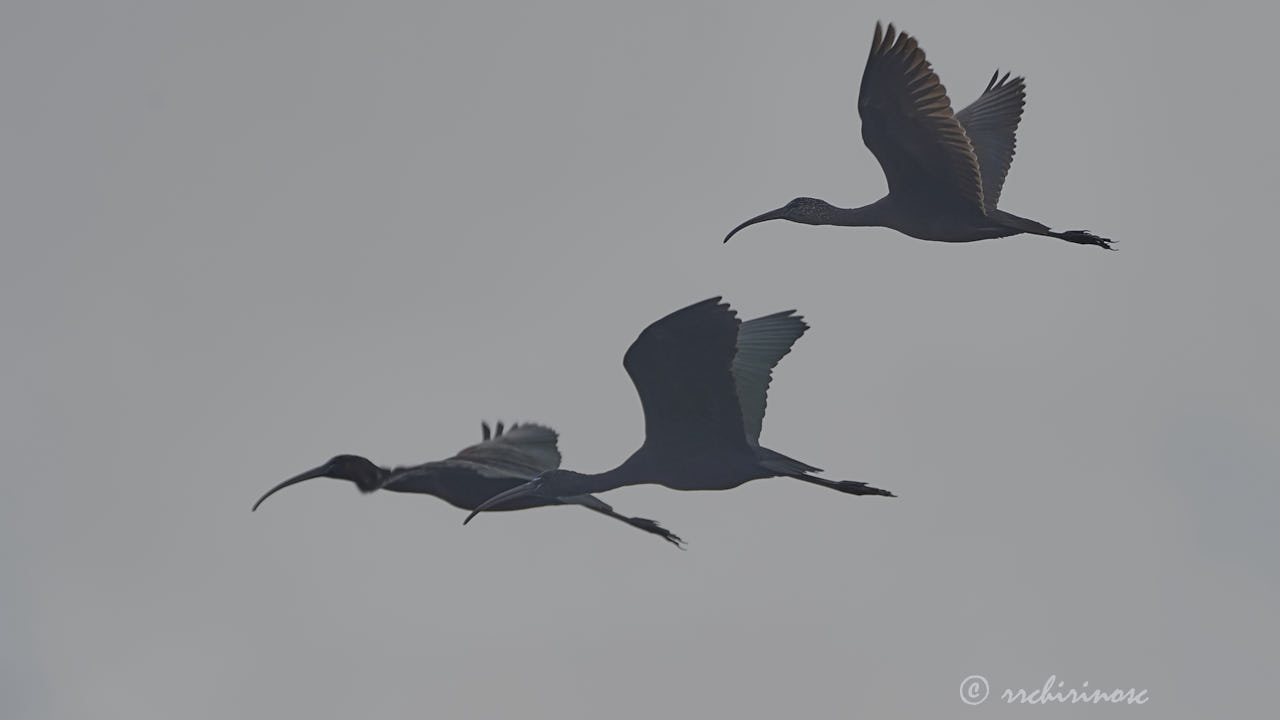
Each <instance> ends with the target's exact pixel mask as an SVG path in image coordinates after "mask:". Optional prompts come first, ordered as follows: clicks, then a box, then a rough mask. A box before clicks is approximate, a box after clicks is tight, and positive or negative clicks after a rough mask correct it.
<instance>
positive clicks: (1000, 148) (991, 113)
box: [956, 70, 1027, 213]
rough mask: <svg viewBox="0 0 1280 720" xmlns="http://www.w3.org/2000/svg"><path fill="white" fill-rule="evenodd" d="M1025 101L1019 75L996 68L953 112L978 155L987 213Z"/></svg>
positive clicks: (1013, 143) (999, 186) (1014, 140)
mask: <svg viewBox="0 0 1280 720" xmlns="http://www.w3.org/2000/svg"><path fill="white" fill-rule="evenodd" d="M1026 104H1027V85H1026V82H1025V81H1024V80H1023V79H1022V78H1020V77H1016V78H1014V79H1012V80H1010V79H1009V73H1005V74H1004V77H1000V71H999V70H997V71H996V72H995V74H994V75H992V76H991V81H990V82H988V83H987V89H986V90H983V91H982V95H980V96H979V97H978V99H977V100H974V101H973V102H972V103H970V104H969V106H968V107H966V108H965V109H963V110H961V111H960V112H958V113H956V120H958V121H959V122H960V124H961V125H962V126H963V127H964V131H965V134H966V135H968V137H969V142H970V143H971V144H972V145H973V152H974V154H975V155H976V156H977V157H978V168H979V170H980V172H981V174H982V202H983V205H984V206H985V207H984V209H985V210H986V211H987V212H988V213H990V212H991V211H992V210H995V209H996V203H997V202H999V201H1000V190H1001V189H1003V188H1004V179H1005V177H1006V176H1007V175H1008V174H1009V166H1010V165H1012V164H1013V153H1014V149H1015V148H1016V146H1017V143H1018V138H1017V134H1018V122H1019V121H1020V120H1022V108H1023V106H1025V105H1026Z"/></svg>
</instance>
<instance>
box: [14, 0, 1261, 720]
mask: <svg viewBox="0 0 1280 720" xmlns="http://www.w3.org/2000/svg"><path fill="white" fill-rule="evenodd" d="M328 5H329V6H328V7H322V6H321V4H320V3H307V4H303V3H292V4H289V5H285V4H276V5H271V6H267V5H265V4H262V3H258V2H222V3H195V2H185V3H180V2H131V3H124V4H113V5H111V7H110V8H108V7H107V6H106V5H103V4H99V3H61V4H54V3H45V2H17V1H15V2H8V3H5V4H4V6H3V9H0V96H3V97H4V98H5V102H4V108H5V109H4V112H3V121H2V122H3V132H0V153H2V156H3V158H4V168H5V170H4V172H3V173H0V183H3V187H0V216H2V217H3V218H4V221H3V222H4V226H5V229H4V246H3V247H4V262H3V263H0V321H2V323H3V325H2V328H3V334H4V337H5V343H4V344H5V352H4V353H3V360H2V362H3V364H4V372H3V373H0V398H2V401H0V407H2V408H3V410H2V411H0V423H2V425H0V443H2V444H3V447H2V449H3V457H4V458H5V461H6V466H7V467H6V470H7V473H8V480H7V481H6V482H4V483H3V484H0V577H2V578H4V580H3V581H2V582H3V585H0V715H2V716H4V717H6V718H72V717H83V718H95V719H100V718H127V719H129V720H137V719H139V718H174V717H183V718H230V717H306V718H349V717H353V716H359V717H414V718H422V717H438V718H466V717H521V718H564V717H570V718H600V717H616V718H653V717H659V716H662V717H738V718H778V717H784V716H790V717H807V718H845V717H861V716H869V717H945V716H949V715H950V714H952V713H960V712H967V713H969V714H970V715H972V716H973V717H979V716H982V717H1032V716H1034V717H1037V718H1042V717H1047V718H1052V717H1072V718H1078V717H1086V716H1087V717H1096V716H1114V717H1161V718H1169V717H1188V718H1190V717H1203V716H1207V715H1210V714H1212V715H1217V716H1223V717H1234V716H1246V715H1247V716H1254V717H1262V716H1267V715H1270V714H1273V713H1274V711H1275V709H1276V708H1277V705H1280V701H1277V699H1276V695H1275V694H1274V692H1273V689H1272V685H1273V684H1274V679H1273V676H1274V673H1275V670H1276V668H1277V667H1278V666H1280V655H1278V652H1280V651H1277V648H1278V647H1280V623H1277V622H1276V621H1275V608H1276V607H1277V606H1278V605H1280V570H1278V569H1277V568H1278V565H1277V563H1276V562H1275V557H1274V553H1275V550H1274V549H1275V547H1276V546H1277V541H1278V540H1280V537H1278V532H1277V530H1276V526H1275V524H1274V522H1273V517H1274V516H1275V514H1276V504H1277V502H1276V501H1277V499H1278V497H1277V495H1278V494H1280V493H1278V492H1277V489H1276V485H1275V482H1274V480H1275V477H1276V474H1277V473H1276V470H1277V466H1280V462H1278V457H1277V455H1278V453H1280V451H1277V449H1276V444H1275V438H1276V437H1277V435H1278V434H1280V414H1278V413H1280V397H1277V395H1280V392H1278V388H1277V381H1276V379H1275V375H1274V372H1275V371H1274V368H1276V367H1280V334H1278V333H1277V327H1276V320H1275V310H1274V308H1275V305H1276V301H1277V290H1276V289H1275V287H1276V286H1275V283H1274V276H1275V268H1276V267H1277V261H1278V260H1280V252H1278V251H1277V246H1276V242H1275V238H1274V237H1273V236H1274V231H1273V230H1272V229H1271V226H1272V225H1273V223H1272V221H1271V216H1272V215H1273V209H1274V202H1275V200H1274V197H1275V195H1276V191H1277V189H1278V185H1280V183H1278V182H1277V174H1276V167H1278V166H1280V165H1278V162H1280V157H1277V155H1278V151H1277V148H1278V147H1280V146H1277V145H1276V144H1275V143H1274V142H1269V141H1265V140H1263V139H1264V138H1271V137H1272V136H1273V134H1274V133H1273V127H1272V126H1273V124H1274V118H1275V117H1276V114H1277V110H1278V109H1280V108H1277V101H1276V98H1275V94H1274V93H1273V92H1271V91H1270V89H1269V88H1270V85H1269V84H1268V83H1269V82H1270V79H1269V74H1268V70H1269V69H1270V68H1272V67H1273V66H1274V57H1273V54H1272V52H1271V51H1270V50H1269V49H1267V48H1268V47H1269V45H1270V43H1271V33H1270V30H1271V28H1272V27H1274V20H1275V18H1274V16H1271V17H1262V16H1260V15H1259V11H1257V10H1255V9H1253V7H1254V4H1253V3H1231V2H1224V3H1213V4H1211V5H1209V6H1205V7H1204V8H1198V7H1193V6H1188V7H1185V8H1180V9H1178V10H1177V12H1174V11H1173V10H1172V9H1171V6H1170V5H1169V4H1164V3H1160V4H1156V3H1125V4H1119V5H1113V4H1112V3H1093V4H1089V3H1055V4H1053V5H1047V4H1043V3H1023V2H1008V3H999V4H993V5H990V6H988V7H986V8H984V9H983V10H982V11H980V12H976V11H975V10H974V8H973V7H972V6H971V5H970V4H963V3H940V2H899V3H894V6H893V8H892V9H891V10H890V9H888V8H885V7H870V6H864V5H861V4H858V3H850V2H788V3H752V4H748V3H732V4H731V3H719V4H708V3H685V2H681V3H674V2H672V3H661V2H658V3H655V2H649V3H627V4H621V3H618V4H604V3H587V2H583V3H575V4H566V3H551V4H548V3H537V4H524V3H518V4H510V3H509V4H505V5H506V6H505V7H499V6H487V7H483V8H478V7H475V6H474V5H473V4H472V3H438V2H433V3H429V4H428V3H329V4H328ZM535 6H536V7H535ZM890 13H891V14H890ZM877 19H884V20H894V21H895V22H897V23H898V24H899V26H900V27H902V28H905V29H906V30H908V31H909V32H911V33H914V34H916V35H917V36H919V37H920V39H921V43H922V45H923V46H924V47H925V49H926V50H927V51H928V53H929V57H930V59H931V60H932V61H933V63H934V66H935V67H936V68H937V69H938V71H939V74H940V76H941V78H942V80H943V82H944V83H945V84H946V86H947V88H948V90H949V92H950V95H951V97H952V99H953V100H954V101H955V103H956V104H958V105H963V104H965V103H967V102H969V101H970V100H971V99H972V98H973V97H975V96H976V95H977V93H978V92H979V91H980V90H981V89H982V87H983V85H984V83H985V82H986V80H987V78H988V76H989V75H990V73H991V71H992V70H993V69H994V68H995V67H997V66H998V67H1000V68H1002V69H1010V70H1013V71H1014V72H1015V73H1021V74H1024V75H1026V77H1027V78H1028V85H1029V98H1028V103H1029V104H1028V106H1027V109H1026V114H1025V116H1024V118H1023V123H1022V127H1021V132H1020V135H1019V143H1018V156H1017V159H1016V161H1015V163H1014V166H1013V170H1012V172H1011V174H1010V177H1009V182H1008V185H1007V187H1006V189H1005V193H1004V196H1003V198H1002V203H1001V206H1002V207H1004V208H1005V209H1008V210H1010V211H1013V212H1017V213H1019V214H1022V215H1026V216H1029V217H1033V218H1036V219H1039V220H1042V221H1044V222H1046V223H1049V224H1051V225H1053V226H1054V227H1056V228H1059V229H1069V228H1088V229H1092V230H1094V231H1097V232H1099V233H1100V234H1103V235H1107V236H1109V237H1113V238H1116V239H1118V240H1119V241H1120V243H1119V246H1118V247H1119V248H1120V250H1121V251H1120V252H1118V253H1107V252H1103V251H1100V250H1098V249H1096V248H1090V247H1078V246H1074V245H1070V244H1067V243H1064V242H1060V241H1056V240H1052V239H1048V238H1031V237H1017V238H1010V239H1004V240H991V241H985V242H981V243H976V244H971V245H956V246H950V245H944V244H939V243H926V242H922V241H917V240H912V239H909V238H906V237H903V236H900V235H897V234H895V233H893V232H891V231H887V230H878V229H861V230H850V229H843V228H806V227H801V226H797V225H792V224H788V223H769V224H765V225H761V226H758V227H754V228H752V229H751V230H750V231H748V232H745V233H743V234H742V235H741V236H739V237H738V238H735V240H734V242H733V243H732V244H731V245H729V246H727V247H726V246H723V245H721V244H720V238H721V237H723V235H724V233H725V232H726V231H727V230H728V229H730V228H731V227H733V226H734V225H735V224H737V223H738V222H739V221H741V220H743V219H745V218H746V217H749V216H751V215H755V214H757V213H759V212H762V211H764V210H767V209H770V208H773V207H776V206H778V205H781V204H782V203H783V202H785V201H786V200H789V199H790V198H792V197H794V196H796V195H814V196H818V197H823V198H826V199H828V200H830V201H832V202H835V203H836V204H839V205H845V206H850V205H857V204H862V203H866V202H870V201H872V200H874V199H876V198H878V197H879V196H880V195H881V194H882V193H883V189H884V184H883V183H884V181H883V178H882V176H881V173H880V169H879V167H878V165H877V164H876V162H875V160H874V158H873V157H872V156H871V154H870V153H869V152H868V151H867V150H866V149H865V148H864V147H863V146H862V143H861V139H860V135H859V126H858V122H857V114H856V107H855V100H856V97H855V96H856V92H857V86H858V78H859V75H860V73H861V69H862V63H863V61H864V58H865V56H866V52H867V48H868V44H869V43H870V39H871V34H872V29H873V27H874V23H875V21H876V20H877ZM716 294H723V295H725V297H726V298H727V299H728V300H729V301H730V302H732V303H733V305H734V306H735V307H736V308H737V309H738V310H739V311H740V313H741V314H742V315H743V317H747V318H750V317H755V316H758V315H763V314H766V313H769V312H773V311H776V310H782V309H787V308H798V309H799V310H800V311H801V312H802V313H803V314H804V315H805V317H806V318H807V319H808V320H809V321H810V323H811V324H812V326H813V329H812V330H811V331H810V332H809V334H808V335H807V336H805V337H804V338H803V339H802V340H801V341H800V342H799V344H798V345H797V347H796V350H795V352H794V353H793V354H792V355H790V356H788V357H787V358H786V359H785V360H784V361H783V363H782V364H781V366H780V368H779V370H778V371H777V373H776V374H775V382H774V384H773V391H772V395H771V397H770V402H769V415H768V418H767V420H766V423H765V429H764V435H763V439H764V441H765V443H766V444H767V445H769V446H771V447H773V448H776V449H778V450H780V451H782V452H785V453H787V454H790V455H793V456H796V457H798V458H801V459H803V460H806V461H808V462H811V463H813V464H816V465H819V466H821V467H824V468H826V470H827V473H826V474H827V475H828V476H829V477H832V478H837V479H858V480H864V481H868V482H871V483H873V484H875V485H878V486H881V487H887V488H890V489H892V490H894V491H896V492H897V493H898V494H899V495H900V498H899V499H897V500H891V501H890V500H881V499H875V498H856V497H850V496H845V495H840V494H837V493H832V492H829V491H826V490H823V489H821V488H817V487H812V486H808V485H805V484H802V483H797V482H794V481H790V480H785V479H775V480H764V481H759V482H754V483H751V484H748V485H746V486H744V487H742V488H739V489H737V490H734V491H731V492H722V493H676V492H672V491H669V490H665V489H663V488H659V487H656V486H646V487H637V488H628V489H624V490H619V491H617V492H613V493H610V494H608V495H607V496H606V499H607V500H608V501H610V502H611V503H613V504H614V505H615V507H617V508H618V509H619V510H620V511H622V512H625V513H627V514H634V515H642V516H646V517H652V518H656V519H659V520H660V521H662V522H663V523H664V524H665V525H666V526H668V527H670V528H672V529H673V530H675V531H676V532H678V533H679V534H681V535H682V536H683V537H685V539H687V540H688V541H689V542H690V549H689V551H688V552H685V553H680V552H676V551H674V550H673V549H672V548H671V547H670V546H668V545H667V544H666V543H663V542H661V541H660V540H659V539H657V538H655V537H652V536H648V535H645V534H643V533H639V532H635V531H633V530H630V529H628V528H625V527H622V526H620V525H618V524H616V523H612V522H609V521H606V520H602V519H600V518H598V517H597V516H595V515H593V514H591V513H587V512H582V511H579V510H571V509H562V508H558V509H542V510H534V511H529V512H522V513H505V514H496V515H489V516H484V517H481V518H479V519H478V520H477V521H476V522H475V523H473V524H472V525H470V526H468V527H466V528H463V527H462V526H461V521H462V518H463V513H461V512H460V511H458V510H456V509H454V508H451V507H449V506H447V505H445V504H444V503H442V502H440V501H438V500H435V499H432V498H418V497H412V496H403V495H392V494H378V495H374V496H372V497H359V496H358V495H357V494H356V492H355V491H354V489H353V488H352V487H351V486H350V485H349V484H346V483H340V482H337V481H328V482H326V481H315V482H313V483H310V484H308V485H305V486H302V487H300V488H296V489H290V490H289V491H287V492H285V493H282V494H281V495H280V496H279V497H276V498H272V500H271V501H270V502H269V503H267V504H266V505H264V506H263V509H262V510H261V511H259V512H258V513H255V514H250V513H249V506H250V504H251V503H252V502H253V500H254V499H255V498H256V497H257V496H258V495H259V494H260V493H261V492H262V491H264V490H266V489H267V488H268V487H270V486H271V485H273V484H274V483H276V482H278V481H279V480H281V479H283V478H285V477H287V476H289V475H292V474H293V473H295V472H298V471H301V470H303V469H306V468H308V467H311V466H313V465H315V464H318V463H320V462H322V461H324V460H325V459H327V458H328V457H329V456H331V455H333V454H335V453H338V452H355V453H361V454H365V455H368V456H369V457H371V458H373V459H374V460H376V461H378V462H382V463H386V464H397V463H412V462H419V461H423V460H427V459H432V458H437V457H442V456H445V455H448V454H450V453H452V452H453V451H455V450H457V449H458V448H460V447H462V446H464V445H466V444H468V443H471V442H473V441H475V440H478V439H479V421H480V420H481V419H486V418H487V419H497V418H502V419H506V420H508V421H511V420H538V421H542V422H545V423H548V424H551V425H552V426H554V427H555V428H556V429H558V430H559V431H560V432H561V433H562V438H561V449H562V451H563V453H564V456H565V465H566V466H567V467H571V468H575V469H579V470H586V471H596V470H602V469H606V468H609V467H612V466H613V465H615V464H616V463H618V462H619V461H621V460H622V459H623V458H625V457H626V455H627V454H628V453H629V452H630V451H631V450H632V449H634V448H635V447H636V446H637V445H638V444H639V442H640V441H641V439H642V432H643V425H642V418H641V414H640V407H639V403H638V401H637V399H636V397H635V394H634V391H633V389H632V387H631V384H630V382H629V381H628V379H627V377H626V375H625V373H624V371H623V369H622V364H621V360H622V354H623V352H624V351H625V349H626V347H627V345H628V344H629V343H630V342H631V340H632V339H634V337H635V335H636V334H637V333H638V332H639V331H640V330H641V329H642V328H643V327H644V326H645V325H646V324H647V323H649V322H651V321H652V320H654V319H656V318H658V317H660V316H662V315H664V314H665V313H667V312H670V311H671V310H674V309H676V308H678V307H682V306H684V305H686V304H689V303H691V302H694V301H697V300H700V299H703V298H705V297H708V296H711V295H716ZM972 674H982V675H985V676H986V677H987V678H988V679H989V681H990V685H991V687H992V690H993V698H992V699H991V700H988V702H987V703H986V704H985V705H984V706H982V707H981V708H979V709H976V710H970V709H968V708H966V707H965V706H964V705H963V704H962V703H961V701H960V697H959V685H960V682H961V680H962V679H964V678H965V677H966V676H968V675H972ZM1050 674H1056V675H1057V676H1058V678H1059V679H1062V680H1065V681H1067V683H1068V685H1070V686H1076V687H1078V686H1079V685H1080V684H1081V683H1082V682H1083V681H1089V683H1090V687H1099V686H1105V687H1115V686H1120V687H1126V688H1127V687H1137V688H1146V689H1148V690H1149V695H1150V698H1151V700H1150V702H1149V703H1148V704H1147V705H1146V706H1143V707H1141V708H1138V707H1118V708H1087V707H1079V706H1076V707H1055V706H1050V707H1036V708H1028V707H1007V706H1004V705H1003V703H1001V702H998V701H997V700H996V698H995V697H994V695H995V694H996V693H998V692H999V691H1000V690H1001V689H1003V688H1028V689H1034V688H1036V687H1039V686H1041V685H1043V683H1044V681H1045V679H1046V678H1047V677H1048V676H1049V675H1050ZM1268 709H1269V710H1270V711H1271V712H1267V710H1268Z"/></svg>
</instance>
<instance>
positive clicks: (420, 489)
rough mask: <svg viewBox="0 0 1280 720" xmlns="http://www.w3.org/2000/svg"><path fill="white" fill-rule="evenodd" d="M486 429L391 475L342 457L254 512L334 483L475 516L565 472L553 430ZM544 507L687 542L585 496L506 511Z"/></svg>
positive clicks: (529, 501) (515, 505)
mask: <svg viewBox="0 0 1280 720" xmlns="http://www.w3.org/2000/svg"><path fill="white" fill-rule="evenodd" d="M481 427H482V429H483V438H484V439H483V441H482V442H480V443H477V444H475V445H472V446H470V447H467V448H464V449H463V450H461V451H460V452H459V453H458V454H457V455H454V456H453V457H451V458H448V459H445V460H439V461H435V462H428V463H423V464H422V465H415V466H413V467H401V468H395V469H388V468H384V467H379V466H377V465H374V464H373V463H372V462H370V461H369V460H368V459H366V458H363V457H360V456H359V455H338V456H337V457H335V458H333V459H331V460H330V461H329V462H327V463H325V464H323V465H321V466H320V467H317V468H313V469H311V470H308V471H306V472H304V473H302V474H300V475H295V476H294V477H291V478H289V479H288V480H285V481H284V482H282V483H280V484H279V485H277V486H275V487H273V488H271V489H270V490H268V491H267V493H266V494H265V495H263V496H262V497H261V498H259V499H258V502H256V503H254V504H253V509H254V510H257V509H258V506H259V505H261V504H262V501H263V500H266V499H267V498H269V497H271V495H273V494H274V493H275V492H276V491H277V490H281V489H283V488H287V487H289V486H290V485H294V484H297V483H300V482H302V481H303V480H310V479H312V478H318V477H330V478H337V479H339V480H350V481H351V482H353V483H355V485H356V487H357V488H359V489H360V492H362V493H371V492H373V491H374V490H390V491H392V492H404V493H420V494H423V495H435V496H436V497H438V498H440V499H441V500H444V501H445V502H447V503H449V504H450V505H453V506H455V507H459V508H462V509H463V510H471V509H473V508H475V507H477V506H478V505H480V503H481V502H483V501H484V500H485V499H487V498H489V497H491V496H493V495H494V494H495V493H500V492H502V491H504V490H509V489H511V488H513V487H519V486H520V485H521V484H523V483H525V482H527V481H528V480H530V479H532V478H534V477H536V476H537V475H538V474H539V473H542V472H545V471H547V470H552V469H554V468H557V467H559V466H560V451H559V450H558V449H557V448H556V432H555V431H554V430H552V429H551V428H548V427H544V426H542V425H535V424H532V423H525V424H515V425H512V426H511V428H510V429H508V430H507V431H506V432H503V425H502V423H497V425H496V426H495V428H494V431H493V432H492V434H491V432H490V429H489V425H488V424H487V423H482V424H481ZM543 505H581V506H583V507H585V508H588V509H591V510H595V511H596V512H598V513H600V514H602V515H608V516H609V517H611V518H614V519H615V520H621V521H623V522H625V523H627V524H628V525H631V526H633V527H637V528H640V529H641V530H644V531H645V532H650V533H653V534H655V535H658V536H660V537H662V538H663V539H665V540H667V541H668V542H670V543H672V544H674V545H675V546H676V547H679V546H680V545H681V543H683V542H684V541H683V540H681V539H680V538H679V537H678V536H676V535H675V534H674V533H672V532H670V531H669V530H666V529H664V528H663V527H662V526H661V525H659V524H658V523H656V522H654V521H653V520H649V519H646V518H639V517H627V516H625V515H619V514H618V513H616V512H614V510H613V508H612V507H610V506H609V505H608V504H607V503H605V502H604V501H602V500H600V499H599V498H596V497H593V496H591V495H586V494H569V495H566V496H564V497H556V498H539V497H528V498H524V499H521V500H517V501H514V502H511V503H508V504H507V505H506V506H505V507H503V508H501V509H502V510H523V509H525V508H531V507H540V506H543Z"/></svg>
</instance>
